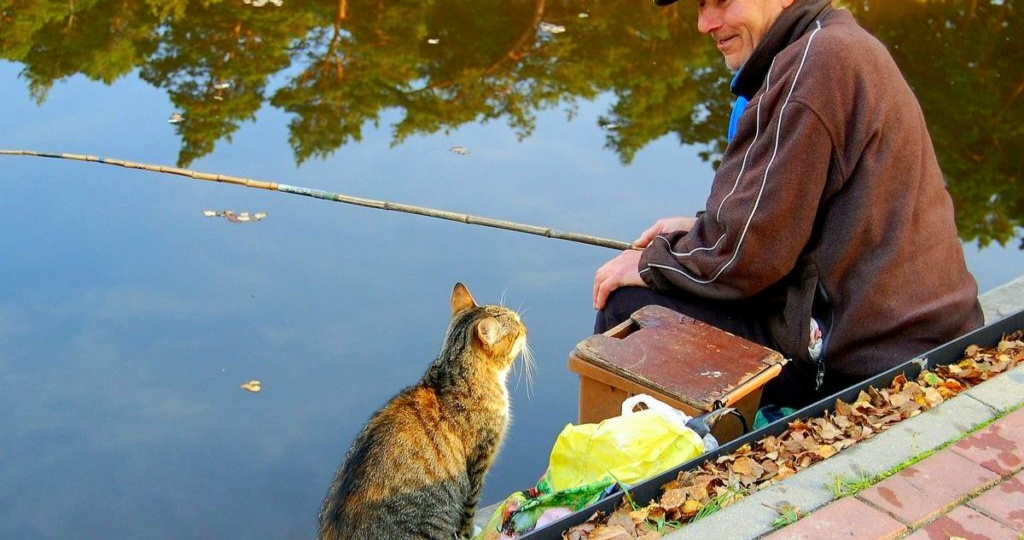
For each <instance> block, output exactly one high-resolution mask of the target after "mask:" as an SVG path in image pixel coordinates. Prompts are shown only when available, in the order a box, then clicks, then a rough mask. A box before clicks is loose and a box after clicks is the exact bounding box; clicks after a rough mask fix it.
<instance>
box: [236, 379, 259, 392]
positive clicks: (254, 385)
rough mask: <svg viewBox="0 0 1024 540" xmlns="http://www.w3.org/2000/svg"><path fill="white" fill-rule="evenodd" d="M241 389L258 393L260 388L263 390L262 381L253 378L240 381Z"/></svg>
mask: <svg viewBox="0 0 1024 540" xmlns="http://www.w3.org/2000/svg"><path fill="white" fill-rule="evenodd" d="M241 389H242V390H246V391H248V392H252V393H254V394H255V393H258V392H259V391H260V390H263V383H261V382H260V381H257V380H255V379H254V380H251V381H245V382H244V383H242V385H241Z"/></svg>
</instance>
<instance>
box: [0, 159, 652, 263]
mask: <svg viewBox="0 0 1024 540" xmlns="http://www.w3.org/2000/svg"><path fill="white" fill-rule="evenodd" d="M0 155H4V156H30V157H43V158H54V159H66V160H72V161H85V162H89V163H99V164H102V165H114V166H117V167H125V168H128V169H140V170H144V171H149V172H156V173H164V174H174V175H178V176H186V177H188V178H192V179H193V180H205V181H208V182H220V183H224V184H234V185H236V186H242V187H247V188H256V189H265V190H268V191H277V192H281V193H290V194H292V195H303V196H306V197H313V198H315V199H323V200H326V201H333V202H340V203H345V204H353V205H356V206H363V207H366V208H376V209H378V210H393V211H395V212H404V213H406V214H416V215H420V216H426V217H432V218H439V219H447V220H449V221H458V222H460V223H465V224H467V225H482V226H484V227H494V228H496V229H505V230H509V231H515V232H521V233H527V234H535V235H537V236H546V237H548V238H556V239H558V240H568V241H570V242H577V243H580V244H589V245H592V246H600V247H606V248H611V249H617V250H620V251H625V250H627V249H632V248H633V245H632V244H631V243H629V242H623V241H621V240H613V239H610V238H601V237H598V236H592V235H589V234H581V233H575V232H564V231H557V230H554V229H550V228H547V227H538V226H536V225H527V224H524V223H516V222H514V221H506V220H501V219H492V218H487V217H481V216H473V215H469V214H461V213H458V212H449V211H447V210H437V209H434V208H426V207H423V206H414V205H411V204H402V203H395V202H390V201H381V200H375V199H365V198H363V197H354V196H351V195H345V194H342V193H334V192H330V191H324V190H321V189H311V188H306V187H302V186H291V185H288V184H279V183H277V182H264V181H261V180H253V179H250V178H239V177H237V176H228V175H225V174H210V173H203V172H198V171H193V170H189V169H182V168H180V167H169V166H166V165H150V164H146V163H135V162H131V161H125V160H123V159H114V158H103V157H97V156H89V155H83V154H63V153H52V152H35V151H32V150H0Z"/></svg>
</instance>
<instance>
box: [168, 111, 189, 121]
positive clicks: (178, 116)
mask: <svg viewBox="0 0 1024 540" xmlns="http://www.w3.org/2000/svg"><path fill="white" fill-rule="evenodd" d="M184 121H185V117H184V116H182V114H181V113H171V116H170V118H168V119H167V123H168V124H180V123H181V122H184Z"/></svg>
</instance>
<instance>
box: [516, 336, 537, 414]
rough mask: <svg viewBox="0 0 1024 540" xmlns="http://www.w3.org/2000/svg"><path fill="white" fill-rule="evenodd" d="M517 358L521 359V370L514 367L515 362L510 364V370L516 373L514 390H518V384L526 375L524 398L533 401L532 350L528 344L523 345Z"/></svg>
mask: <svg viewBox="0 0 1024 540" xmlns="http://www.w3.org/2000/svg"><path fill="white" fill-rule="evenodd" d="M519 357H520V358H521V359H522V360H521V363H522V366H523V367H522V370H520V369H519V367H518V366H517V365H516V364H517V362H513V363H512V369H514V370H515V372H516V389H518V388H519V383H520V381H522V379H523V375H524V374H525V375H526V398H527V399H529V400H531V401H532V400H533V372H534V355H533V349H531V348H530V344H529V343H524V344H523V348H522V350H520V351H519Z"/></svg>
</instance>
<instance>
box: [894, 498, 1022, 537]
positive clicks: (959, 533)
mask: <svg viewBox="0 0 1024 540" xmlns="http://www.w3.org/2000/svg"><path fill="white" fill-rule="evenodd" d="M939 538H941V539H942V540H947V539H950V538H979V539H980V538H984V539H986V540H1017V538H1018V533H1017V531H1014V530H1013V529H1011V528H1009V527H1007V526H1005V525H1003V524H1002V523H999V522H997V521H995V520H993V519H991V518H989V517H987V516H984V515H982V514H980V513H978V512H976V511H975V510H973V509H971V508H968V507H966V506H958V507H956V508H954V509H953V511H952V512H950V513H948V514H946V515H944V516H940V517H939V518H938V519H936V520H935V521H933V522H931V523H929V524H928V525H927V526H926V527H924V528H923V529H920V530H918V531H917V532H915V533H914V534H912V535H910V536H908V537H907V538H906V540H935V539H939Z"/></svg>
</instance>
